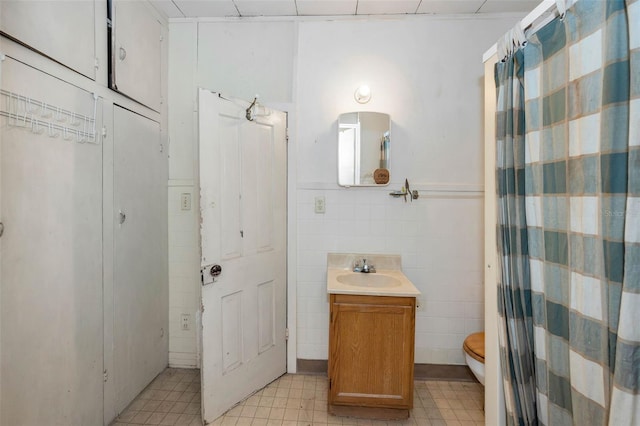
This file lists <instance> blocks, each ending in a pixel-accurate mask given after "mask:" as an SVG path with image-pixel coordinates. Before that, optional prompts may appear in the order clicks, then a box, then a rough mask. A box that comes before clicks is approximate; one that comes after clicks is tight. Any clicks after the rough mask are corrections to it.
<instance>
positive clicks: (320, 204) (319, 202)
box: [315, 196, 325, 213]
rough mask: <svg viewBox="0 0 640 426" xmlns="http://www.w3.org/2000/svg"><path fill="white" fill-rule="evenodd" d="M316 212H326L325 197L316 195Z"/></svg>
mask: <svg viewBox="0 0 640 426" xmlns="http://www.w3.org/2000/svg"><path fill="white" fill-rule="evenodd" d="M315 212H316V213H324V212H325V201H324V197H322V196H320V197H316V198H315Z"/></svg>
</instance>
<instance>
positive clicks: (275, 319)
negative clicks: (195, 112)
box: [199, 89, 287, 423]
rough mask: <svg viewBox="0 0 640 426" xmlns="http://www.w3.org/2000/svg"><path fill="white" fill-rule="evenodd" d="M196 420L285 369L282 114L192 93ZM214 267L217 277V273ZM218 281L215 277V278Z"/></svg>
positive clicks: (216, 411)
mask: <svg viewBox="0 0 640 426" xmlns="http://www.w3.org/2000/svg"><path fill="white" fill-rule="evenodd" d="M199 105H200V108H199V130H200V135H199V142H200V212H201V220H202V221H201V229H200V236H201V248H202V259H201V266H202V275H203V288H202V370H201V371H202V418H203V420H204V421H205V423H208V422H212V421H213V420H214V419H216V418H217V417H219V416H220V415H221V414H223V413H224V412H225V411H226V410H228V409H229V408H231V407H232V406H233V405H234V404H236V403H237V402H239V401H241V400H242V399H243V398H245V397H246V396H248V395H250V394H251V393H252V392H254V391H255V390H257V389H260V388H261V387H263V386H265V385H266V384H268V383H269V382H271V381H272V380H274V379H276V378H277V377H279V376H280V375H282V374H284V373H285V371H286V338H285V330H286V211H287V210H286V192H287V189H286V184H287V181H286V162H287V161H286V152H287V149H286V114H285V113H283V112H280V111H274V110H268V109H266V108H263V107H257V108H254V109H253V112H254V120H253V121H250V120H248V119H247V118H246V109H247V107H249V104H248V103H246V102H244V101H238V100H227V99H225V98H223V97H222V96H220V95H219V94H217V93H214V92H211V91H208V90H203V89H201V90H200V91H199ZM216 271H217V272H216ZM212 272H214V274H217V273H219V275H217V276H215V277H214V274H212Z"/></svg>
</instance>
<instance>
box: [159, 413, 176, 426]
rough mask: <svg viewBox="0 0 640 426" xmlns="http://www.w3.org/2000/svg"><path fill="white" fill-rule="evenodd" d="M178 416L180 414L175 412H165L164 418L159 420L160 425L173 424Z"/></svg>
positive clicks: (170, 425) (169, 425)
mask: <svg viewBox="0 0 640 426" xmlns="http://www.w3.org/2000/svg"><path fill="white" fill-rule="evenodd" d="M178 417H180V414H177V413H167V415H166V416H164V418H163V419H162V421H161V422H160V424H161V425H167V426H173V425H175V424H176V422H177V421H178Z"/></svg>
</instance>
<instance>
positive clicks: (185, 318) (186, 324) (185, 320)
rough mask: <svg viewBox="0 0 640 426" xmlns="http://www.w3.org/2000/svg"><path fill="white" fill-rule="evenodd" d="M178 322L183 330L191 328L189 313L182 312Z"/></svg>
mask: <svg viewBox="0 0 640 426" xmlns="http://www.w3.org/2000/svg"><path fill="white" fill-rule="evenodd" d="M180 324H181V328H182V329H183V330H190V329H191V315H189V314H182V315H181V316H180Z"/></svg>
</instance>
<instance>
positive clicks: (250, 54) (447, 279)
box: [169, 15, 518, 365]
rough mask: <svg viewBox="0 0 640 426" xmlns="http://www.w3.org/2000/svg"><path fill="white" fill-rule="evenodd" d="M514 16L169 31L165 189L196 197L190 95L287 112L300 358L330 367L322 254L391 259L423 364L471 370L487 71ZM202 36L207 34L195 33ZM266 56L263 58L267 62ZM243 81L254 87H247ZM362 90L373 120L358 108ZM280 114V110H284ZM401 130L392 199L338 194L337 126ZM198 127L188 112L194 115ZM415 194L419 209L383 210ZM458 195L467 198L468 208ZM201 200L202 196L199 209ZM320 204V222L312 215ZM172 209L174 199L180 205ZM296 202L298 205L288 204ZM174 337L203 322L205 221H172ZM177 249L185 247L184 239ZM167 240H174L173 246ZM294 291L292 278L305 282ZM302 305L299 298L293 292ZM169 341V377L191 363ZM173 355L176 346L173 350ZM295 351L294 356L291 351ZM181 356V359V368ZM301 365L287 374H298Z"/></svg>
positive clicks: (478, 300) (372, 193)
mask: <svg viewBox="0 0 640 426" xmlns="http://www.w3.org/2000/svg"><path fill="white" fill-rule="evenodd" d="M517 18H518V17H516V16H484V15H483V16H482V17H480V18H476V17H474V18H473V19H471V18H469V17H450V18H435V17H429V16H417V17H397V18H392V19H382V18H380V19H343V20H334V21H328V20H327V21H325V20H292V21H266V20H255V21H243V22H238V21H224V22H206V23H204V22H200V23H197V22H195V21H194V22H190V21H184V22H174V23H171V24H170V34H171V37H170V39H171V42H170V78H169V91H170V92H169V96H170V98H169V106H170V112H169V117H170V118H169V120H170V129H169V131H170V138H171V158H170V161H171V179H175V182H183V183H187V184H188V186H189V190H190V191H193V188H194V186H193V185H194V184H195V183H196V182H194V179H195V177H196V176H197V168H196V166H195V164H196V162H197V158H196V156H195V152H196V149H197V140H196V135H195V131H194V128H195V116H194V114H193V111H194V110H195V106H196V105H197V103H196V97H195V95H196V88H197V86H198V85H203V86H205V87H207V88H209V89H213V90H216V91H220V92H222V93H225V94H229V95H232V96H237V97H241V98H245V99H249V98H251V97H252V96H253V95H254V94H255V93H260V94H261V99H262V101H263V102H264V103H265V104H267V105H270V104H271V105H274V104H279V105H285V107H287V108H290V111H291V112H292V114H291V115H290V122H289V127H290V134H291V136H292V137H291V142H290V144H292V146H290V157H289V161H290V162H292V163H293V165H292V167H291V168H290V172H291V170H297V174H296V176H297V177H296V180H295V182H296V183H295V186H296V187H295V188H290V191H292V192H293V193H294V197H293V199H294V200H295V199H297V201H296V202H295V203H294V204H293V205H290V206H289V210H290V212H289V214H290V217H294V218H295V217H297V220H296V222H295V224H296V226H295V228H294V229H290V233H293V235H296V234H297V239H295V240H294V241H293V243H294V244H293V245H294V246H292V247H290V249H293V250H294V251H293V252H291V251H290V253H289V257H290V264H289V267H290V268H291V269H292V271H291V272H292V273H290V278H291V277H292V276H293V277H294V279H290V282H289V285H290V286H295V290H296V291H297V297H296V298H295V300H290V302H289V303H290V304H294V303H295V304H296V305H297V315H296V318H297V321H296V322H295V323H294V324H291V325H293V326H295V328H297V330H296V333H295V335H294V336H293V339H294V340H293V341H295V339H297V345H296V348H297V356H298V358H303V359H327V347H328V344H327V343H328V301H327V297H326V282H325V280H326V274H325V270H326V255H327V253H328V252H376V253H397V254H401V255H402V258H403V265H404V271H405V273H406V274H407V275H408V277H409V278H410V279H411V280H412V281H413V282H414V283H415V284H416V286H417V287H418V288H419V289H420V290H421V291H422V292H423V296H422V302H423V303H422V307H421V308H420V310H419V311H418V317H417V322H416V333H417V335H416V362H420V363H443V364H460V363H463V362H464V361H463V356H462V351H461V346H462V341H463V339H464V337H465V336H466V335H467V334H469V333H471V332H474V331H477V330H480V329H482V328H483V308H484V304H483V287H482V280H483V269H482V260H483V243H482V241H483V228H482V226H483V210H482V209H483V192H482V188H483V152H484V151H483V143H482V130H483V124H482V94H483V93H482V90H483V67H482V61H481V55H482V52H483V51H484V49H485V48H486V46H488V45H490V44H492V43H493V42H494V41H495V40H497V38H498V37H499V36H501V35H502V34H503V33H504V32H505V31H506V30H507V29H508V28H509V27H511V26H512V25H513V23H514V22H515V21H516V20H517ZM198 27H199V28H198ZM265 52H268V54H267V55H265V54H264V53H265ZM248 70H249V71H248ZM361 83H367V84H368V85H369V86H370V87H371V89H372V92H373V96H372V100H371V102H370V103H369V104H367V105H365V106H361V105H359V104H357V103H356V102H355V100H354V99H353V93H354V91H355V89H356V88H357V87H358V85H360V84H361ZM285 109H286V108H285ZM354 110H369V111H378V112H385V113H388V114H390V115H391V120H392V128H391V161H390V163H391V164H390V170H391V184H390V185H389V186H388V187H384V188H370V189H364V188H360V189H355V188H351V189H345V188H339V187H338V186H337V184H336V181H337V170H336V162H337V153H336V148H337V117H338V115H339V114H340V113H343V112H348V111H354ZM187 111H188V112H187ZM405 178H408V179H409V181H410V183H411V184H412V187H415V188H416V189H421V190H423V191H424V192H423V195H422V197H421V198H420V199H419V200H417V201H414V202H413V203H407V204H404V203H403V202H402V200H401V199H393V198H391V197H389V196H388V194H387V193H388V192H389V191H390V190H395V189H400V186H401V184H402V183H403V182H404V179H405ZM460 191H462V192H460ZM194 195H195V197H194V200H195V199H197V193H196V194H194ZM315 196H324V197H326V208H327V211H326V214H315V213H314V210H313V201H314V197H315ZM170 198H171V192H170ZM290 200H291V198H290ZM170 235H173V236H174V238H173V239H170V245H171V244H172V241H173V245H172V248H171V249H170V250H171V253H170V269H171V270H173V271H175V270H176V268H178V267H179V265H185V264H188V265H189V272H188V273H185V274H183V275H180V277H178V276H177V275H176V274H174V273H173V272H171V273H170V274H171V284H170V286H171V291H172V293H171V294H172V296H171V302H170V303H171V312H172V317H171V319H170V321H171V324H172V330H173V329H174V327H175V326H176V324H177V320H176V315H178V312H177V311H176V309H178V306H179V304H180V303H183V302H184V301H185V299H184V298H180V297H174V296H175V295H176V294H190V295H191V294H192V295H193V297H191V296H190V297H189V303H190V305H189V304H185V305H180V309H187V310H190V312H195V311H196V310H197V308H198V299H197V295H196V294H197V293H198V292H199V277H197V276H195V275H193V271H196V272H197V270H198V260H199V259H198V248H197V241H198V221H197V207H195V208H194V210H192V211H191V212H190V213H189V216H188V219H187V220H186V221H185V222H180V224H178V223H177V222H176V221H175V220H174V221H173V222H172V221H171V220H170ZM178 235H179V236H180V237H179V238H178ZM170 238H171V237H170ZM296 276H297V278H295V277H296ZM294 293H295V292H294ZM174 336H176V335H175V333H172V334H171V353H170V361H171V362H173V363H177V360H178V358H180V359H185V358H186V357H187V356H188V355H189V354H193V359H194V360H195V352H190V351H195V349H196V339H195V335H190V334H188V333H186V332H183V333H182V334H180V333H178V335H177V337H175V338H174ZM176 339H178V340H176ZM290 342H291V341H290ZM178 354H180V355H179V356H178ZM290 365H291V364H290Z"/></svg>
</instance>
